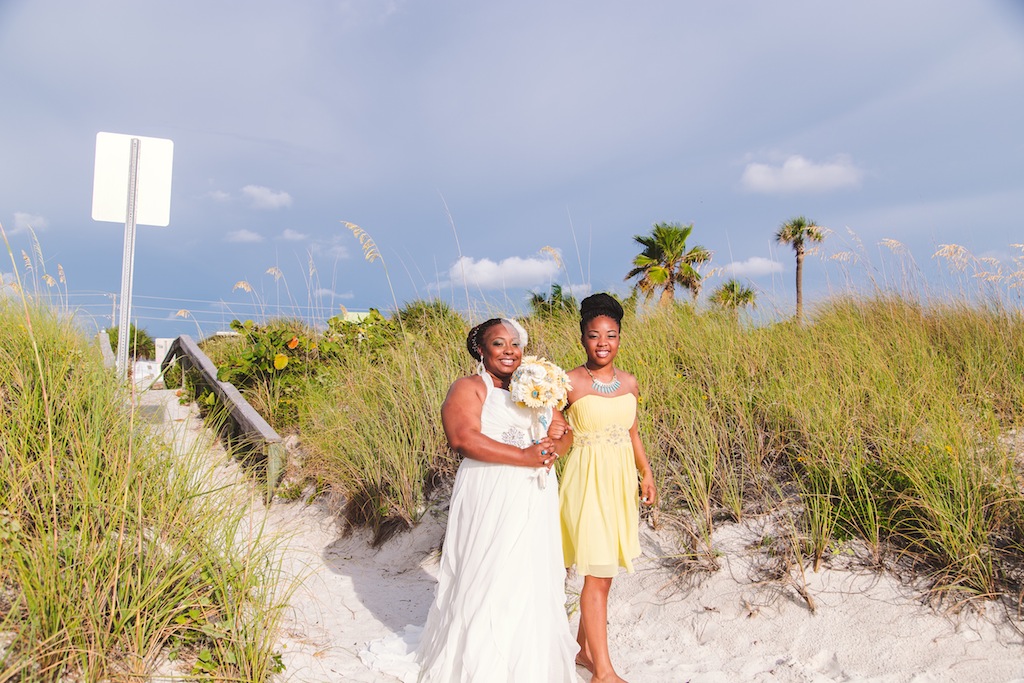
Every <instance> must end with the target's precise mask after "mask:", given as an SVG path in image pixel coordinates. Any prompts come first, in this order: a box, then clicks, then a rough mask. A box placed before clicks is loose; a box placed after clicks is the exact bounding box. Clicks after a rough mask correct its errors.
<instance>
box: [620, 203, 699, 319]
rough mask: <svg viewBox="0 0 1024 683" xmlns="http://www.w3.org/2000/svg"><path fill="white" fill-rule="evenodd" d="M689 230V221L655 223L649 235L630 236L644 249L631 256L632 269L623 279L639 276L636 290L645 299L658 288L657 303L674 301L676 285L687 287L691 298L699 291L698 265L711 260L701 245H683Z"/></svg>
mask: <svg viewBox="0 0 1024 683" xmlns="http://www.w3.org/2000/svg"><path fill="white" fill-rule="evenodd" d="M691 232H693V223H691V224H689V225H685V226H684V225H680V224H678V223H655V224H654V227H653V228H652V229H651V234H649V235H634V236H633V239H634V240H635V241H636V242H637V243H638V244H640V245H642V246H643V248H644V250H643V251H642V252H640V253H639V254H637V255H636V257H634V258H633V266H634V268H633V269H632V270H631V271H629V275H627V276H626V278H625V279H626V280H631V279H633V278H634V277H636V278H639V279H638V280H637V282H636V285H635V287H636V289H638V290H640V293H641V294H643V295H644V300H645V301H646V300H649V299H650V298H651V296H653V295H654V292H655V291H656V290H657V289H658V288H659V287H660V288H661V299H660V300H659V303H660V304H665V305H668V304H671V303H672V302H673V301H674V300H675V295H676V292H675V289H676V285H679V286H680V287H683V288H685V289H688V290H690V294H691V295H692V296H693V300H694V301H696V300H697V295H698V294H700V287H701V279H702V278H703V276H702V275H701V274H700V272H699V271H698V268H699V267H700V265H701V264H703V263H707V262H708V261H710V260H711V252H710V251H708V250H707V249H705V248H704V247H701V246H695V247H693V248H691V249H689V250H688V249H687V248H686V240H687V238H688V237H689V236H690V233H691Z"/></svg>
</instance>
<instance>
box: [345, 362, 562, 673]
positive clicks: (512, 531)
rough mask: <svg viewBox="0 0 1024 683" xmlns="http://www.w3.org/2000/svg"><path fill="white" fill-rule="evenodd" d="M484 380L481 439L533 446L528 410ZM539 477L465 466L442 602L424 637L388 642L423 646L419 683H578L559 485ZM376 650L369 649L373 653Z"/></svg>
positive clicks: (444, 557) (382, 649)
mask: <svg viewBox="0 0 1024 683" xmlns="http://www.w3.org/2000/svg"><path fill="white" fill-rule="evenodd" d="M481 380H482V381H483V382H484V384H485V385H486V386H487V397H486V400H485V401H484V406H483V411H482V413H481V430H482V432H483V433H484V434H485V435H487V436H489V437H491V438H492V439H495V440H497V441H501V442H503V443H507V444H511V445H514V446H519V447H520V448H522V447H525V446H528V445H529V444H530V443H531V439H530V428H531V417H530V411H529V410H528V409H526V408H521V407H519V406H516V405H515V404H514V403H513V402H512V399H511V398H510V396H509V393H508V392H507V391H505V390H502V389H498V388H496V387H494V386H493V383H492V382H491V381H490V377H488V376H486V375H485V376H482V377H481ZM538 472H543V470H537V469H532V468H527V467H516V466H513V465H497V464H492V463H485V462H480V461H478V460H473V459H472V458H464V459H463V461H462V464H461V465H460V466H459V470H458V473H457V474H456V476H455V485H454V488H453V489H452V497H451V506H450V508H449V512H448V529H447V532H446V534H445V540H444V548H443V551H442V554H441V567H440V573H439V575H438V581H437V595H436V597H435V599H434V604H433V605H432V606H431V608H430V612H429V614H428V615H427V623H426V626H424V627H423V630H422V633H417V632H416V631H418V629H415V627H411V628H409V627H407V629H406V632H405V633H404V634H403V635H402V636H396V637H393V638H392V640H397V641H399V642H404V643H405V644H406V646H407V647H409V648H410V649H411V648H412V647H413V645H414V643H412V642H410V637H412V638H415V637H417V636H418V637H419V638H420V642H419V645H418V649H417V651H416V655H415V661H416V663H417V664H418V668H419V672H418V679H416V680H418V681H419V683H576V682H577V681H578V680H579V679H578V677H577V676H576V667H575V657H576V653H577V651H578V650H579V647H578V646H577V644H576V641H575V640H574V639H573V637H572V635H571V633H570V630H569V622H568V618H567V617H566V613H565V568H564V567H563V560H562V542H561V532H560V525H559V524H560V523H559V513H558V483H557V481H556V479H555V475H554V473H553V472H551V473H545V474H543V475H542V476H543V477H545V478H546V480H547V481H546V483H545V485H544V486H541V485H540V482H539V478H538ZM403 638H404V640H403ZM385 640H387V639H385ZM374 649H375V646H374V644H371V646H370V648H369V650H370V652H372V651H373V650H374ZM391 649H392V650H393V649H394V648H393V644H392V647H391ZM400 649H401V648H399V650H400ZM376 650H377V652H376V654H374V655H373V656H371V657H364V661H365V662H367V663H368V665H371V666H372V667H373V668H378V669H380V670H387V669H388V668H389V667H388V666H387V665H386V664H385V663H384V661H383V660H384V659H387V658H388V654H387V652H388V650H389V647H388V646H385V645H383V644H377V646H376ZM370 652H367V654H368V655H369V654H370ZM369 660H372V661H374V662H375V664H370V661H369ZM392 671H394V670H393V669H392ZM395 673H397V671H396V672H395ZM402 678H403V680H409V679H411V675H409V676H408V677H407V676H402Z"/></svg>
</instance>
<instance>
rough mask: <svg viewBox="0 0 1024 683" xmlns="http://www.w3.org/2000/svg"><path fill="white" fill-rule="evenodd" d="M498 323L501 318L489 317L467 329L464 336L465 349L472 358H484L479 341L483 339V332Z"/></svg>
mask: <svg viewBox="0 0 1024 683" xmlns="http://www.w3.org/2000/svg"><path fill="white" fill-rule="evenodd" d="M499 323H501V318H491V319H490V320H485V321H483V322H482V323H480V324H479V325H477V326H476V327H474V328H473V329H471V330H470V331H469V334H468V335H467V336H466V350H467V351H469V355H471V356H473V360H483V359H484V356H483V353H481V352H480V343H481V342H482V341H483V338H484V332H486V331H487V330H489V329H490V328H492V327H494V326H495V325H497V324H499Z"/></svg>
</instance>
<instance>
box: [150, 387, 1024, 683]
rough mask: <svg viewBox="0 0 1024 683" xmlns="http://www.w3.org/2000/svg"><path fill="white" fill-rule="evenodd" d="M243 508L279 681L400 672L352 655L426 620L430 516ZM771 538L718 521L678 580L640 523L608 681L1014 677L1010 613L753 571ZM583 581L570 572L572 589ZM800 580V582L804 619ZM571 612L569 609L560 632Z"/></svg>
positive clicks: (1019, 658)
mask: <svg viewBox="0 0 1024 683" xmlns="http://www.w3.org/2000/svg"><path fill="white" fill-rule="evenodd" d="M168 410H170V411H175V410H178V411H179V412H178V413H177V414H176V416H174V417H171V418H170V420H171V422H173V423H174V424H176V425H178V427H177V430H178V433H179V435H180V434H196V433H199V432H202V427H201V425H200V424H199V423H198V417H197V416H196V414H195V411H194V409H192V410H187V411H186V413H184V416H182V413H181V412H180V411H181V410H182V409H178V408H175V407H173V406H169V408H168ZM179 438H180V437H179ZM209 453H210V458H211V463H212V466H213V467H216V468H217V469H219V470H221V471H222V474H221V475H220V476H235V475H233V474H232V472H234V471H235V470H236V469H237V465H235V464H234V463H232V462H230V459H229V458H228V457H227V456H226V455H224V453H223V451H221V450H220V449H218V448H217V447H216V446H215V445H214V446H212V447H211V448H210V449H209ZM237 481H239V486H250V485H249V484H246V483H244V480H242V479H241V478H240V477H239V478H238V479H237ZM252 505H253V509H252V514H253V519H254V521H257V520H258V521H265V522H266V532H267V533H271V534H275V535H277V536H278V537H279V539H280V540H279V545H280V548H281V552H282V556H281V557H282V565H283V570H284V575H285V576H284V578H283V582H285V583H282V586H286V585H289V583H290V584H291V585H293V586H294V592H293V593H292V594H291V597H290V599H289V607H288V608H287V610H286V613H285V615H284V618H283V622H282V628H281V634H280V640H279V647H280V652H281V654H282V660H283V662H284V664H285V667H286V668H285V671H284V673H283V674H281V675H280V677H279V679H278V680H279V681H282V682H283V681H301V682H312V681H346V682H349V681H353V682H358V681H366V682H370V681H375V682H388V683H393V682H397V681H400V680H401V678H399V677H397V676H392V675H389V674H387V673H383V672H381V671H374V670H371V669H370V668H368V667H367V665H366V664H365V663H364V661H363V659H361V658H360V652H361V651H365V650H366V648H367V645H368V644H369V643H371V642H373V641H380V640H381V639H386V638H388V637H389V636H393V635H394V634H403V633H404V632H405V629H406V628H407V626H409V625H412V626H414V627H415V626H418V625H422V624H423V622H424V621H425V619H426V615H427V610H428V608H429V606H430V602H431V600H432V598H433V594H434V586H435V576H436V572H437V563H438V551H437V548H438V546H439V543H440V541H441V538H442V534H443V525H444V519H443V510H440V511H434V512H431V513H428V515H427V516H426V518H425V519H424V521H423V523H421V524H420V525H419V526H418V527H417V528H415V529H413V530H412V531H409V532H406V533H403V534H400V535H398V536H397V537H395V538H394V539H392V540H391V541H389V542H388V543H387V544H386V545H385V546H384V547H383V548H381V549H380V550H374V549H372V548H371V547H370V545H369V543H368V537H367V535H366V534H365V533H360V532H356V533H353V534H351V535H348V536H346V535H345V534H344V533H343V528H342V526H341V525H340V523H339V521H338V520H337V518H336V517H335V516H334V515H332V514H331V513H330V512H329V510H330V509H332V506H331V505H330V501H327V500H318V501H314V502H313V503H312V504H306V503H303V502H281V501H275V502H274V503H273V504H272V505H270V506H269V507H265V506H263V505H262V504H261V503H260V502H259V500H258V498H256V499H254V500H253V503H252ZM772 533H773V526H772V520H771V519H770V518H767V517H762V518H750V519H747V520H745V521H744V522H743V523H742V524H725V525H722V526H719V527H716V529H715V531H714V534H713V537H712V545H713V548H714V550H715V552H716V561H717V563H718V565H719V569H718V570H717V571H714V572H711V573H703V574H685V573H680V572H679V571H678V570H676V569H674V568H673V566H672V565H673V564H676V563H674V562H673V560H672V556H674V555H678V553H679V552H680V551H679V542H678V534H677V533H676V532H675V531H674V530H673V529H671V528H670V527H669V525H667V524H666V525H663V526H662V527H661V528H659V529H652V528H651V527H650V525H648V524H646V523H644V524H643V527H642V529H641V545H642V548H643V556H642V557H641V558H640V559H639V560H638V561H637V562H636V572H635V573H634V574H625V573H623V574H620V576H619V577H618V578H616V579H615V582H614V584H613V586H612V592H611V596H610V598H609V644H610V647H611V652H612V659H613V662H614V663H615V665H616V668H617V670H618V672H619V675H621V676H622V677H623V678H625V679H626V680H627V681H630V683H655V682H657V683H666V682H676V681H679V682H683V681H692V682H693V683H729V682H736V681H751V682H762V681H765V682H766V681H772V682H782V683H790V682H792V683H798V682H799V683H806V682H814V683H817V682H825V681H844V682H852V681H864V682H869V681H870V682H872V683H900V682H907V683H939V682H943V683H946V682H954V683H955V682H959V681H964V682H967V681H972V682H973V681H977V682H979V683H980V682H985V683H989V682H994V681H1020V682H1021V683H1024V636H1022V634H1021V632H1020V631H1019V630H1018V628H1020V622H1016V623H1015V622H1014V621H1013V619H1011V618H1008V615H1007V614H1006V611H1005V608H1004V607H1003V606H1001V605H1000V604H999V603H996V602H991V601H990V602H982V603H980V604H976V605H975V606H974V607H972V608H969V609H958V610H954V609H950V606H949V605H946V606H942V605H938V606H936V605H934V604H931V603H929V602H928V601H927V599H926V592H925V590H924V588H923V587H922V586H921V585H915V584H913V583H908V582H904V581H901V580H899V579H897V578H896V577H895V576H894V575H893V574H892V573H887V572H882V573H880V572H877V571H871V570H868V569H867V568H865V565H866V562H865V561H864V559H863V558H861V557H858V556H857V555H856V554H853V555H850V554H845V553H840V554H839V555H837V556H836V557H833V558H831V559H830V560H829V561H828V562H827V563H826V564H825V565H824V566H823V568H822V569H821V571H819V572H814V571H812V570H811V569H810V568H807V569H806V570H805V572H804V578H801V574H800V572H799V571H798V570H797V569H796V568H795V567H790V568H789V569H790V570H789V572H788V573H783V575H782V578H778V576H779V575H778V573H776V574H775V577H774V578H771V579H766V575H770V574H771V570H772V569H773V568H777V567H775V565H774V564H773V559H772V557H771V556H770V555H769V554H768V552H767V551H766V549H765V543H764V542H763V539H764V538H765V536H766V535H771V534H772ZM786 577H788V578H786ZM580 584H581V582H580V581H579V579H577V578H575V577H570V578H569V579H568V580H567V592H568V593H569V594H570V596H572V594H573V593H576V594H578V590H579V586H580ZM798 586H800V587H802V586H806V589H805V592H806V594H807V595H809V596H810V597H811V599H812V600H813V602H814V606H815V608H816V609H815V611H814V612H812V611H811V610H810V609H809V607H808V603H807V601H806V600H805V599H804V598H803V597H801V595H800V592H798V590H797V587H798ZM1010 616H1011V617H1016V615H1015V614H1014V615H1010ZM577 620H578V614H576V613H574V614H573V615H572V616H571V617H570V628H572V630H573V632H575V629H576V624H577ZM392 640H394V639H392ZM365 657H366V655H365V653H364V658H365ZM577 672H578V674H579V680H580V681H581V682H586V681H588V680H589V674H588V673H587V672H586V671H585V670H584V669H582V668H578V669H577ZM524 683H528V682H524Z"/></svg>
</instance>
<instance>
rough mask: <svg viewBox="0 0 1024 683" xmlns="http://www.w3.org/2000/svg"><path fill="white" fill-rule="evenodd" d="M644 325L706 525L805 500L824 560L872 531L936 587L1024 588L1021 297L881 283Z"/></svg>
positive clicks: (804, 535) (650, 437)
mask: <svg viewBox="0 0 1024 683" xmlns="http://www.w3.org/2000/svg"><path fill="white" fill-rule="evenodd" d="M628 334H629V335H630V336H629V337H628V338H627V337H625V336H624V339H625V340H627V341H628V346H626V345H625V344H624V351H623V354H622V361H621V363H622V365H623V367H629V368H631V369H633V370H634V371H635V372H636V373H637V375H638V377H639V378H640V379H641V386H643V387H645V391H646V393H647V395H648V396H649V397H650V400H649V401H647V402H645V403H644V409H643V412H644V413H645V414H644V415H643V416H642V418H641V419H642V429H643V430H644V432H645V441H646V442H647V445H648V449H649V454H650V455H651V459H652V463H654V467H655V470H656V471H657V472H658V473H659V475H660V477H661V481H662V482H663V484H664V485H665V491H666V492H667V493H668V494H669V495H670V499H669V501H668V502H669V504H675V505H679V506H681V507H682V508H684V509H686V510H687V511H688V512H689V513H690V514H692V515H693V516H694V517H695V518H697V519H699V520H702V522H703V523H704V524H707V525H710V524H711V523H712V521H713V519H714V518H715V517H716V516H718V515H724V516H727V517H731V518H733V519H739V518H740V517H741V516H743V515H745V514H751V513H759V512H763V511H765V510H766V509H771V508H775V509H784V508H786V507H787V506H789V507H791V509H793V510H794V512H795V513H796V514H798V515H799V525H798V526H797V528H798V529H799V530H800V532H801V538H800V539H799V541H800V543H801V545H802V548H801V549H802V550H803V551H804V552H805V554H806V555H807V556H808V557H809V558H810V559H811V560H812V561H813V563H814V566H815V568H816V567H817V566H818V564H819V563H820V562H821V560H822V559H823V557H825V556H827V555H828V554H829V552H830V550H831V549H833V548H834V547H835V544H836V543H837V542H841V541H844V540H847V539H851V538H858V539H861V540H863V541H864V542H865V543H866V544H867V546H868V547H869V548H870V549H871V552H872V553H873V555H874V557H875V559H876V561H879V562H881V561H882V559H883V556H887V557H889V558H890V559H893V560H895V559H897V558H901V559H912V560H913V561H914V563H915V564H917V566H919V567H920V568H923V569H924V570H925V571H927V572H928V573H929V574H930V575H931V577H932V579H933V583H934V585H935V587H936V588H940V589H946V588H948V589H954V588H955V589H961V590H964V591H967V592H969V593H970V594H974V595H991V594H994V593H997V592H1000V591H1011V592H1016V590H1017V588H1018V584H1019V578H1015V577H1014V576H1012V575H1011V573H1010V572H1009V571H1008V568H1010V567H1012V566H1013V565H1015V564H1016V563H1018V562H1019V561H1020V560H1021V559H1022V557H1021V546H1020V539H1021V527H1020V522H1019V518H1020V515H1019V512H1020V509H1021V502H1022V497H1021V492H1020V489H1019V486H1018V485H1017V478H1016V477H1017V474H1016V471H1015V466H1014V453H1013V452H1012V451H1011V450H1010V449H1009V448H1008V447H1007V446H1006V445H1005V443H1004V439H1003V438H1002V437H1003V435H1004V434H1005V433H1006V432H1007V431H1008V430H1009V429H1011V428H1013V427H1014V426H1015V425H1018V424H1019V422H1020V418H1021V406H1022V404H1021V403H1020V399H1021V391H1022V389H1024V374H1022V372H1021V369H1022V367H1024V366H1022V362H1024V320H1022V319H1021V317H1020V316H1019V315H1016V314H1011V313H1009V312H1007V311H1004V310H1001V309H989V308H985V307H968V306H966V305H960V304H940V305H932V306H927V307H925V306H923V305H921V304H918V303H914V302H910V301H907V300H904V299H900V298H896V297H888V296H879V297H876V298H863V299H854V298H838V299H834V300H832V301H830V302H828V303H826V304H824V305H822V306H820V307H819V308H818V309H817V310H816V311H815V313H814V315H813V316H812V320H811V321H810V323H809V324H806V325H797V324H792V323H779V324H775V325H772V326H768V327H762V328H750V329H745V328H742V327H739V326H737V325H736V323H735V321H733V320H731V319H729V318H727V317H718V316H713V315H694V314H693V313H692V312H690V311H686V310H675V311H671V312H665V311H656V312H654V313H652V314H650V315H648V316H646V317H645V318H644V320H643V322H642V324H639V325H637V327H636V329H635V330H631V331H629V332H628ZM673 498H674V500H673Z"/></svg>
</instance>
